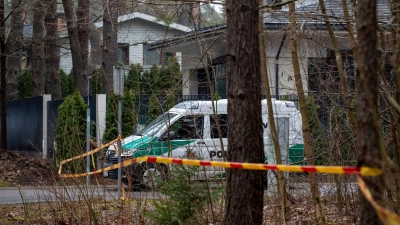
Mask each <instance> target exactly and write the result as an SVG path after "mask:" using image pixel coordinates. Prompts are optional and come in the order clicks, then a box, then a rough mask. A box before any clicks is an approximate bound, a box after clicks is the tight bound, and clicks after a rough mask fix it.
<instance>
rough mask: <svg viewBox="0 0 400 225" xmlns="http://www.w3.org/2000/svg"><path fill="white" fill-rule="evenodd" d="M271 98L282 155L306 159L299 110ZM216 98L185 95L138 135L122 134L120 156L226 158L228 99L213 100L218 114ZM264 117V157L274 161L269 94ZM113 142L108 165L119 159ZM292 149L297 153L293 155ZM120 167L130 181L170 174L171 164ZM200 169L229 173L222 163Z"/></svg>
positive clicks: (202, 175) (203, 175)
mask: <svg viewBox="0 0 400 225" xmlns="http://www.w3.org/2000/svg"><path fill="white" fill-rule="evenodd" d="M272 102H273V109H274V117H275V120H276V121H277V127H278V132H279V135H278V136H279V139H280V140H279V142H280V145H281V152H282V157H283V160H284V162H285V163H288V164H291V163H292V164H293V161H297V162H300V161H301V160H303V152H302V151H303V150H302V149H303V136H302V132H301V117H300V113H299V111H298V110H297V109H296V107H295V104H294V103H293V102H291V101H279V100H272ZM212 104H213V102H212V101H186V102H182V103H179V104H177V105H175V106H174V107H173V108H171V109H170V110H168V112H166V113H165V114H163V115H161V116H159V117H158V118H157V119H155V120H154V121H153V122H151V123H150V124H148V125H147V126H146V127H145V128H143V129H142V130H141V131H139V132H138V133H136V134H135V135H132V136H129V137H127V138H125V139H123V141H122V149H123V151H122V152H121V154H122V161H123V160H126V159H128V158H132V157H134V158H136V157H140V156H161V157H174V158H186V157H191V158H197V159H204V160H223V151H227V149H228V140H227V135H228V132H227V131H228V126H227V125H228V124H227V118H228V114H227V109H228V101H227V100H226V99H222V100H218V101H214V106H215V110H216V114H217V116H216V115H215V114H214V112H213V107H212ZM216 119H218V123H219V126H220V131H221V138H220V136H219V135H218V129H217V122H216ZM262 121H263V122H262V124H260V125H262V126H263V128H264V133H263V136H264V150H265V153H266V159H265V162H267V163H270V164H271V163H274V161H275V160H274V158H275V155H274V152H273V145H272V141H271V138H270V132H269V126H268V114H267V101H266V100H265V99H264V100H262ZM115 147H116V146H110V148H109V149H108V150H107V153H106V160H105V162H104V167H108V166H111V165H113V164H116V163H117V162H118V156H117V155H116V152H115ZM291 149H294V151H291ZM291 152H294V153H296V154H297V155H295V156H291V155H290V154H291ZM293 157H294V159H295V160H293ZM291 158H292V159H291ZM122 170H123V173H122V180H123V181H124V182H125V183H126V184H128V183H132V184H145V185H149V183H150V182H153V181H154V179H150V178H152V177H156V176H159V177H160V178H166V176H167V174H168V172H169V170H168V166H167V165H158V164H154V163H142V164H135V165H132V166H130V167H127V168H123V169H122ZM199 171H201V172H199V173H198V174H196V176H195V179H197V180H205V179H215V178H223V177H225V174H224V172H225V171H224V169H223V168H217V167H207V168H205V169H204V170H199ZM104 176H105V177H110V178H115V179H117V170H111V171H108V172H105V173H104Z"/></svg>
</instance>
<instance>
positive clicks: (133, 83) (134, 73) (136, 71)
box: [124, 64, 143, 95]
mask: <svg viewBox="0 0 400 225" xmlns="http://www.w3.org/2000/svg"><path fill="white" fill-rule="evenodd" d="M142 72H143V67H142V66H141V65H140V64H132V65H131V68H130V70H129V74H128V77H127V78H126V80H125V82H124V86H125V90H128V91H129V92H131V93H133V94H135V95H137V94H140V74H141V73H142Z"/></svg>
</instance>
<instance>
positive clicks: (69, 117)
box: [54, 92, 87, 173]
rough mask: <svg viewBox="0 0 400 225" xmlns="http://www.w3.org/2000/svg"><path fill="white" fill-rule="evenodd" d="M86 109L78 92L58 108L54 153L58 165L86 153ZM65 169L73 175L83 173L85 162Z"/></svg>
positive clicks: (80, 160) (75, 163)
mask: <svg viewBox="0 0 400 225" xmlns="http://www.w3.org/2000/svg"><path fill="white" fill-rule="evenodd" d="M86 107H87V105H86V104H85V102H84V101H83V99H82V97H81V96H80V95H79V93H78V92H74V93H73V94H72V95H70V96H68V97H67V98H65V100H64V102H63V103H62V104H61V105H60V106H59V107H58V117H57V128H56V150H55V152H54V156H55V160H56V162H57V163H59V162H60V161H61V160H64V159H68V158H72V157H74V156H77V155H80V154H83V153H85V152H86ZM64 168H65V169H67V170H68V171H71V172H73V173H82V172H84V171H85V160H84V159H78V160H74V161H72V162H69V163H67V164H66V165H65V167H64Z"/></svg>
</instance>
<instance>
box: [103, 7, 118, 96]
mask: <svg viewBox="0 0 400 225" xmlns="http://www.w3.org/2000/svg"><path fill="white" fill-rule="evenodd" d="M105 3H106V4H105V9H104V15H103V54H102V56H103V62H102V67H103V74H104V77H103V78H104V79H103V87H104V92H105V93H106V94H108V93H110V92H112V91H113V67H114V66H116V65H117V49H118V44H117V41H118V40H117V38H118V34H117V33H118V32H117V31H118V29H117V20H118V7H117V6H118V1H117V0H107V1H105Z"/></svg>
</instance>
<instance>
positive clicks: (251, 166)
mask: <svg viewBox="0 0 400 225" xmlns="http://www.w3.org/2000/svg"><path fill="white" fill-rule="evenodd" d="M75 158H76V157H75ZM139 162H153V163H164V164H179V165H189V166H215V167H224V168H235V169H248V170H278V171H285V172H298V173H299V172H308V173H332V174H354V175H362V176H379V175H381V174H382V171H381V170H380V169H376V168H370V167H351V166H296V165H271V164H263V163H240V162H222V161H206V160H195V159H180V158H166V157H152V156H142V157H138V158H132V159H128V160H125V161H123V162H121V163H119V164H114V165H112V166H109V167H107V168H103V169H100V170H96V171H92V172H89V173H82V174H61V165H60V170H59V175H60V177H61V178H72V177H82V176H86V175H92V174H96V173H102V172H105V171H109V170H114V169H118V168H120V167H121V168H122V167H126V166H129V165H132V164H135V163H139Z"/></svg>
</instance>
